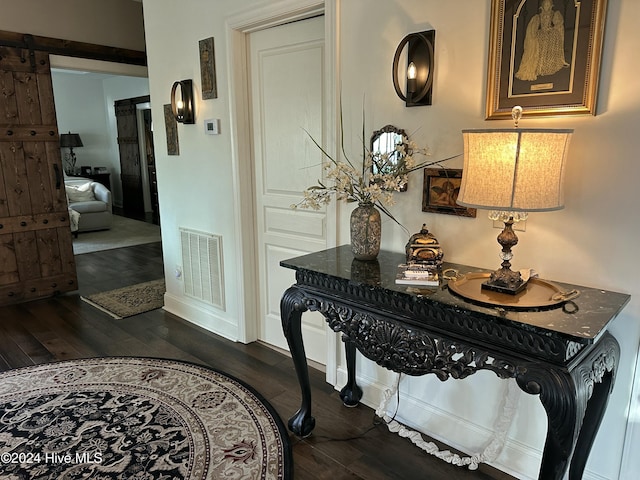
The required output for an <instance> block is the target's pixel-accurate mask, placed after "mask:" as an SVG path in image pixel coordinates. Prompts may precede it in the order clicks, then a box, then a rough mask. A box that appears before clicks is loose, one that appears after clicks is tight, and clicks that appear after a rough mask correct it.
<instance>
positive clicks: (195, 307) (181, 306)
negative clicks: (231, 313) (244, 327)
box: [163, 293, 239, 342]
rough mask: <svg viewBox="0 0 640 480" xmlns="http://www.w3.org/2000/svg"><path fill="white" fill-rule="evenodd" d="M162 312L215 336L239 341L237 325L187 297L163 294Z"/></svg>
mask: <svg viewBox="0 0 640 480" xmlns="http://www.w3.org/2000/svg"><path fill="white" fill-rule="evenodd" d="M163 308H164V310H166V311H167V312H169V313H172V314H174V315H177V316H179V317H180V318H182V319H184V320H186V321H188V322H191V323H193V324H194V325H197V326H198V327H201V328H204V329H205V330H208V331H210V332H212V333H215V334H216V335H220V336H221V337H224V338H226V339H227V340H231V341H234V342H237V341H238V339H239V329H238V324H237V323H233V322H230V321H229V319H228V318H223V317H221V316H219V315H218V312H216V310H215V308H213V307H210V306H209V305H206V304H205V303H203V302H199V301H198V300H194V299H191V298H188V297H178V296H175V295H172V294H170V293H165V294H164V307H163Z"/></svg>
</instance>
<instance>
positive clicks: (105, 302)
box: [81, 279, 166, 319]
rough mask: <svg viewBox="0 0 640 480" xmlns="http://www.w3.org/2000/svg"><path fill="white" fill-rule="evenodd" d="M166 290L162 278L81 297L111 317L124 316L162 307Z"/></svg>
mask: <svg viewBox="0 0 640 480" xmlns="http://www.w3.org/2000/svg"><path fill="white" fill-rule="evenodd" d="M165 291H166V288H165V284H164V279H161V280H152V281H151V282H145V283H138V284H136V285H131V286H130V287H123V288H118V289H116V290H109V291H108V292H102V293H96V294H94V295H89V296H88V297H81V298H82V300H84V301H85V302H87V303H89V304H91V305H93V306H94V307H96V308H99V309H100V310H102V311H103V312H106V313H108V314H109V315H111V316H112V317H113V318H118V319H119V318H126V317H131V316H133V315H138V314H139V313H144V312H148V311H150V310H155V309H156V308H162V306H163V305H164V293H165Z"/></svg>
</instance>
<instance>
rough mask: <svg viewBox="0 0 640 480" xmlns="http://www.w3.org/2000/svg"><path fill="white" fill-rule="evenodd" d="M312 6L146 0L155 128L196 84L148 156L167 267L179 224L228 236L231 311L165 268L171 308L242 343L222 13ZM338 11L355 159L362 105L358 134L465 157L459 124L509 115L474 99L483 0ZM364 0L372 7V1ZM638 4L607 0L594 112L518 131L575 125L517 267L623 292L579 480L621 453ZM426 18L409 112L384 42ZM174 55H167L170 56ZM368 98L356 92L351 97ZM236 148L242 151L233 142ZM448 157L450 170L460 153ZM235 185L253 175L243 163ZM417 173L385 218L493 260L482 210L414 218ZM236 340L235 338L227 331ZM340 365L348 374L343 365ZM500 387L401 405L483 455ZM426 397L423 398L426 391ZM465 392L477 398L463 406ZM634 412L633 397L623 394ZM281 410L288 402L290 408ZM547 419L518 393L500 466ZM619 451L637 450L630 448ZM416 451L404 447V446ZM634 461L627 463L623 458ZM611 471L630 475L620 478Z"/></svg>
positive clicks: (608, 467) (603, 470)
mask: <svg viewBox="0 0 640 480" xmlns="http://www.w3.org/2000/svg"><path fill="white" fill-rule="evenodd" d="M305 3H308V2H305V1H303V0H300V1H295V0H288V1H284V2H275V1H267V2H259V3H258V2H253V1H252V0H221V1H217V2H210V1H205V0H193V1H191V2H189V3H184V2H182V3H180V4H178V3H176V2H174V1H173V0H147V1H145V2H144V13H145V28H146V36H147V52H148V58H149V78H150V88H151V98H152V103H153V111H154V122H155V124H156V126H159V125H164V124H163V118H162V110H161V108H160V107H161V105H162V104H165V103H168V101H169V91H170V88H171V84H172V83H173V82H174V81H175V80H178V79H183V78H192V79H193V80H194V84H195V89H196V97H197V99H198V102H197V125H195V126H188V125H179V126H178V133H179V142H180V153H181V154H180V156H168V155H166V140H165V136H164V132H163V130H162V129H161V128H159V127H158V128H156V130H155V132H154V139H155V145H156V153H157V158H158V178H159V188H160V203H161V218H162V222H163V225H162V227H163V229H162V231H163V245H164V253H165V270H166V271H167V272H173V270H174V267H175V266H176V265H179V264H180V262H181V260H180V250H179V242H178V233H177V231H178V227H180V226H186V227H190V228H195V229H198V230H204V231H208V232H213V233H217V234H221V235H222V236H223V242H224V262H225V272H226V273H227V275H226V284H225V288H226V292H227V308H226V311H217V310H215V309H210V308H207V307H204V306H203V305H201V304H198V302H196V301H193V300H190V299H188V298H186V297H185V296H184V295H183V294H182V286H181V284H180V283H179V281H177V280H176V279H174V278H173V276H172V275H169V278H167V288H168V304H170V305H171V308H172V309H174V310H175V311H179V312H180V313H181V314H182V315H184V316H185V317H186V318H188V319H189V320H191V321H193V322H195V323H198V324H200V325H203V326H205V327H207V328H210V329H211V330H214V331H217V332H219V333H222V334H224V335H227V336H228V337H230V338H240V325H241V324H242V323H243V322H244V321H245V320H246V319H245V318H243V316H242V315H243V306H242V299H243V298H244V297H245V296H246V295H255V292H253V291H246V289H243V286H242V285H243V283H242V279H241V278H240V274H241V270H240V269H239V266H238V265H237V259H238V258H241V257H242V251H241V250H240V248H241V246H240V239H239V238H238V234H239V233H241V231H240V228H239V225H240V223H239V222H240V215H239V212H240V208H241V205H239V204H238V201H237V199H238V197H237V195H236V194H235V192H234V183H233V182H234V165H233V163H234V162H235V161H236V160H237V158H238V157H237V155H238V154H242V152H240V153H239V152H238V151H237V150H235V147H236V145H234V143H233V138H234V136H233V134H234V132H233V131H232V130H231V127H232V126H233V125H236V124H237V122H241V121H242V118H241V117H242V115H240V119H238V116H237V115H236V110H235V107H236V106H235V104H234V103H233V98H234V97H233V96H232V93H233V89H234V88H241V86H240V85H229V82H228V79H229V76H230V68H231V66H232V65H231V63H233V64H234V65H235V63H236V62H241V61H242V59H241V57H240V56H237V55H232V56H228V55H227V52H229V51H230V50H229V49H230V45H229V44H228V40H229V39H230V38H232V36H233V35H231V34H229V32H228V30H227V29H226V28H225V19H228V18H230V17H236V16H237V15H238V14H239V12H248V11H256V10H257V9H259V8H266V7H272V8H275V7H276V6H283V8H285V9H286V8H289V7H292V6H296V5H302V4H305ZM340 3H341V6H340V8H339V17H340V19H341V28H340V32H339V33H340V36H339V54H340V57H341V64H340V66H341V70H342V72H343V74H342V76H341V78H340V84H341V86H342V101H343V109H344V116H345V134H346V136H347V138H348V139H353V144H352V145H348V146H347V148H352V149H353V150H352V151H353V152H354V154H355V152H357V151H359V150H358V148H357V145H358V142H360V138H359V134H358V132H359V131H360V129H361V125H360V121H361V120H360V119H361V112H362V108H363V103H364V108H365V110H366V113H367V115H366V117H367V130H368V131H372V130H374V129H376V128H379V127H381V126H383V125H385V124H387V123H391V124H394V125H396V126H398V127H401V128H404V129H405V130H406V131H408V132H412V133H413V138H414V139H415V140H416V141H418V142H419V143H422V144H428V145H429V146H430V147H431V149H432V152H433V158H438V157H443V156H447V155H450V154H452V153H457V152H461V150H462V142H461V135H460V130H461V129H463V128H473V127H482V126H485V127H486V126H491V127H499V126H510V122H504V121H494V122H485V121H484V120H483V118H484V102H485V91H486V80H485V79H486V69H487V55H488V43H489V22H490V18H489V17H490V14H489V12H490V1H489V0H485V1H479V0H449V1H447V2H442V1H438V0H384V1H376V2H373V1H372V0H343V1H342V2H340ZM374 3H375V6H374V5H372V4H374ZM637 18H640V5H639V4H638V2H636V1H635V0H621V1H619V2H610V5H609V9H608V15H607V25H606V33H605V45H604V55H603V61H602V75H601V79H600V91H599V104H598V105H599V106H598V115H597V116H595V117H592V116H586V117H563V118H542V119H531V120H529V119H527V120H525V122H524V125H525V126H529V127H541V126H545V127H554V128H565V127H566V128H574V129H575V135H574V141H573V143H572V147H571V156H570V159H569V165H568V171H567V176H568V184H567V192H566V196H567V202H566V208H565V209H564V210H562V211H559V212H553V213H546V214H533V215H531V217H530V220H529V221H528V222H527V231H526V232H524V233H522V234H520V244H519V245H518V246H517V247H516V250H515V254H516V257H515V259H514V266H515V267H516V268H522V267H524V266H534V267H535V268H536V269H537V270H538V271H539V272H540V274H541V275H542V276H543V277H545V278H551V279H555V280H559V281H566V282H572V283H577V284H584V285H589V286H596V287H600V288H605V289H611V290H617V291H622V292H625V293H630V294H631V295H632V296H633V300H632V302H631V304H630V305H628V306H627V308H626V309H625V311H624V312H623V314H622V315H620V316H619V318H618V319H616V320H615V321H614V322H613V324H612V326H611V331H612V332H613V333H614V335H616V337H617V338H618V340H619V341H620V343H621V347H622V359H621V362H620V369H619V372H618V377H617V383H616V387H615V390H614V393H613V395H612V397H611V401H610V406H609V409H608V411H607V414H606V416H605V418H604V422H603V424H602V427H601V430H600V433H599V435H598V438H597V439H596V444H595V446H594V448H593V451H592V453H591V457H590V460H589V463H588V464H587V474H586V475H585V478H599V479H615V478H618V469H619V466H620V462H621V455H622V451H623V442H624V439H625V429H626V426H627V417H628V407H629V399H630V396H631V387H632V384H633V377H634V365H635V358H636V351H637V346H638V339H639V337H640V321H639V320H640V318H639V317H640V309H639V305H640V303H639V302H638V297H639V294H640V288H639V287H638V282H636V281H635V269H636V268H635V267H637V261H635V258H636V257H635V253H636V249H635V243H636V239H637V238H638V236H639V234H640V224H639V222H638V215H637V213H636V205H637V203H638V202H637V201H638V194H637V191H638V190H637V187H636V183H637V179H638V178H640V177H639V173H640V171H639V170H640V167H639V162H637V160H636V158H635V157H636V153H637V151H639V150H640V137H638V135H634V132H635V130H637V125H638V122H639V121H640V91H639V90H638V89H637V78H638V75H640V66H639V65H638V63H637V62H634V61H633V58H634V57H633V56H634V55H635V52H636V51H637V48H638V43H639V39H640V34H638V33H637V27H636V23H637V22H636V20H637ZM176 25H189V28H188V29H184V30H183V31H182V32H181V33H180V35H167V32H168V31H171V30H173V29H174V28H175V26H176ZM429 27H433V28H435V29H436V31H437V35H436V60H437V67H436V68H437V73H436V80H435V86H434V104H433V105H432V106H430V107H421V108H405V107H404V105H403V103H402V102H401V101H400V100H399V99H398V98H397V97H396V95H395V93H394V91H393V86H392V84H391V78H390V76H391V74H390V71H391V60H392V57H393V53H394V50H395V47H396V45H397V44H398V42H399V41H400V40H401V39H402V37H403V36H404V35H406V33H409V32H412V31H420V30H425V29H427V28H429ZM209 36H214V37H215V45H216V67H217V81H218V91H219V93H220V94H219V98H218V99H215V100H208V101H202V100H201V97H200V90H199V85H200V71H199V63H198V40H200V39H202V38H206V37H209ZM167 59H171V61H167ZM363 98H364V100H363ZM205 118H220V119H221V125H222V134H221V135H219V136H207V135H205V134H204V130H203V128H202V121H203V120H204V119H205ZM242 147H243V146H242V145H240V146H238V148H239V149H241V148H242ZM451 166H454V167H455V166H460V165H459V164H457V163H456V162H454V163H452V164H451ZM244 173H246V178H244V179H243V181H246V182H250V181H251V178H250V172H244ZM420 185H421V178H420V175H419V174H415V175H414V176H413V177H412V178H411V186H410V189H409V191H408V192H407V193H405V194H403V195H399V196H397V200H398V202H397V205H396V206H395V207H394V208H393V212H394V214H396V215H397V217H398V218H399V219H400V220H401V221H402V222H403V223H404V224H405V225H407V226H408V227H409V229H410V230H411V231H417V230H418V229H419V227H420V225H421V224H422V223H423V222H425V223H427V225H428V226H429V228H430V230H431V231H432V232H434V233H435V234H436V236H437V237H438V238H439V240H440V242H441V243H442V244H443V246H444V249H445V252H446V259H447V260H450V261H454V262H459V263H466V264H472V265H477V266H481V267H486V268H495V267H496V266H497V265H496V264H497V263H498V262H499V260H498V258H497V244H496V242H495V237H496V235H497V233H498V231H497V230H493V229H492V228H491V226H492V225H491V222H490V221H489V220H488V219H487V218H486V217H485V216H484V215H483V214H482V212H480V213H479V215H478V218H476V219H467V218H457V217H452V216H447V215H437V214H426V213H422V212H421V209H420V205H421V192H420ZM338 210H339V225H338V227H339V228H338V234H337V235H338V237H337V241H338V243H346V242H348V233H347V232H348V229H347V225H348V214H349V212H350V208H348V207H345V206H344V205H340V206H339V207H338ZM383 230H384V231H383V247H384V248H387V249H391V250H396V251H402V249H403V247H404V244H405V243H406V240H407V238H406V234H405V233H404V232H403V231H402V230H401V229H399V228H397V227H395V226H394V225H393V223H391V222H390V221H388V222H386V223H385V224H384V226H383ZM234 336H235V337H234ZM359 363H360V367H361V370H360V373H361V382H362V383H363V384H364V385H365V386H366V387H367V388H366V392H367V393H366V395H367V397H366V399H367V401H369V402H370V403H375V402H377V399H376V398H375V397H376V394H378V393H379V389H380V388H381V387H382V386H383V385H384V384H388V383H389V382H390V376H389V375H387V374H386V373H385V372H382V371H381V370H380V369H378V368H375V367H374V366H372V365H371V364H370V362H368V361H360V362H359ZM338 373H339V374H343V373H344V367H343V365H340V368H339V372H338ZM502 387H503V384H502V383H500V382H499V381H498V380H497V379H496V378H494V377H493V376H492V375H489V374H478V375H476V376H474V377H472V378H470V379H468V380H465V381H462V382H447V383H445V384H441V383H440V382H439V381H437V380H434V379H433V378H429V377H422V378H419V379H411V381H407V382H406V383H405V385H404V387H403V391H404V397H403V405H402V406H401V410H400V415H401V416H402V417H404V418H405V419H407V420H408V419H411V420H412V422H413V423H415V424H419V425H421V426H422V428H423V429H424V430H425V431H428V432H430V433H431V434H433V435H435V436H440V437H444V438H446V439H447V440H448V441H450V442H452V443H453V444H455V445H456V446H461V447H463V448H465V449H466V450H470V451H474V450H481V449H482V447H483V442H484V441H485V439H486V435H488V434H489V430H490V428H491V427H492V425H493V421H494V418H495V415H496V409H497V406H498V404H499V400H500V396H501V395H502V394H503V393H502V391H501V389H502ZM425 398H428V399H429V403H424V402H423V401H422V399H425ZM470 398H474V399H477V401H473V402H470V401H469V399H470ZM634 408H635V409H637V408H638V402H637V400H636V399H634ZM292 413H293V412H292ZM545 430H546V418H545V414H544V411H543V409H542V407H541V406H540V405H539V403H538V401H537V399H536V398H534V397H529V396H524V395H523V396H522V398H521V400H520V405H519V414H518V417H517V419H516V421H515V424H514V425H513V427H512V429H511V431H510V434H509V445H508V448H507V450H506V452H505V453H504V454H503V455H502V456H501V457H499V458H498V461H497V465H498V466H499V467H500V468H503V469H505V470H507V471H509V472H511V473H514V474H515V475H516V476H518V477H520V478H535V477H537V469H538V463H537V462H539V455H540V452H541V448H542V443H543V441H544V435H545ZM635 438H636V442H637V436H636V437H635ZM627 447H628V449H629V451H633V450H634V449H635V450H637V447H638V445H635V444H633V445H628V446H627ZM407 448H412V447H407ZM628 468H631V467H628ZM620 478H630V477H629V476H625V474H624V473H623V474H622V475H621V476H620Z"/></svg>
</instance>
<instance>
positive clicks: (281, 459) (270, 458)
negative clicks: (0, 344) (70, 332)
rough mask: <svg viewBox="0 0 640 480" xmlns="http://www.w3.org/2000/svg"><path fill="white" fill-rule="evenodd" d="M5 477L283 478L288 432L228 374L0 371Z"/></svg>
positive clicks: (98, 366)
mask: <svg viewBox="0 0 640 480" xmlns="http://www.w3.org/2000/svg"><path fill="white" fill-rule="evenodd" d="M0 412H2V417H1V418H0V478H3V479H30V480H45V479H46V480H58V479H61V478H64V479H79V478H92V479H100V480H109V479H114V478H115V479H134V478H135V479H140V480H155V479H157V480H160V479H162V480H174V479H190V480H191V479H194V480H195V479H198V480H199V479H211V480H217V479H223V478H224V479H242V480H245V479H264V480H270V479H274V480H275V479H278V480H287V479H290V478H291V476H292V471H293V469H292V462H291V458H292V457H291V446H290V444H289V438H288V436H287V433H286V429H285V427H284V425H283V423H282V421H281V419H280V418H279V417H278V415H277V414H276V413H275V410H274V409H273V407H271V406H270V405H269V404H268V403H267V402H266V401H265V400H264V399H263V398H262V397H261V396H260V395H259V394H258V393H256V392H255V391H254V390H253V389H252V388H251V387H249V386H247V385H245V384H243V383H242V382H240V381H238V380H237V379H234V378H232V377H229V376H228V375H225V374H223V373H220V372H217V371H214V370H211V369H208V368H204V367H200V366H197V365H193V364H189V363H183V362H176V361H171V360H161V359H146V358H129V357H118V358H96V359H84V360H72V361H65V362H59V363H50V364H44V365H36V366H31V367H25V368H20V369H16V370H9V371H7V372H3V373H0Z"/></svg>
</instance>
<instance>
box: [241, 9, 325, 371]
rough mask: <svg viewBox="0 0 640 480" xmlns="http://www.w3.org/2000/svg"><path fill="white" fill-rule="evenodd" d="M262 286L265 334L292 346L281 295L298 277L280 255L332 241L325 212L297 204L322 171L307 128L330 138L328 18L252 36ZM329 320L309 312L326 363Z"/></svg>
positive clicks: (309, 340)
mask: <svg viewBox="0 0 640 480" xmlns="http://www.w3.org/2000/svg"><path fill="white" fill-rule="evenodd" d="M249 59H250V60H249V61H250V71H251V76H250V78H251V94H252V96H251V105H252V126H253V155H254V168H255V171H254V178H255V190H256V194H255V201H256V232H257V237H258V238H257V248H258V276H259V278H258V281H259V285H260V292H259V293H260V295H259V314H260V329H259V334H258V337H259V339H260V340H262V341H264V342H266V343H268V344H271V345H274V346H277V347H279V348H283V349H288V347H287V343H286V340H285V338H284V335H283V333H282V326H281V322H280V298H281V296H282V293H283V292H284V291H285V290H286V289H287V288H288V287H290V286H291V285H292V284H293V283H295V275H294V272H293V271H292V270H289V269H285V268H282V267H280V265H279V263H280V261H281V260H285V259H287V258H291V257H295V256H298V255H303V254H306V253H310V252H314V251H318V250H323V249H325V248H326V213H325V212H324V211H310V210H302V211H299V210H293V209H292V208H291V205H292V204H295V203H298V202H299V201H300V199H301V198H302V192H303V191H304V189H305V188H307V187H308V186H310V185H312V184H314V183H315V182H317V180H318V179H319V178H322V168H321V163H322V156H321V153H320V151H319V150H318V148H317V147H316V146H315V145H313V143H312V142H311V140H310V139H309V138H308V136H307V134H306V133H305V130H306V131H307V132H309V134H311V135H312V136H313V137H314V138H315V139H316V140H317V141H318V142H319V143H323V142H324V135H323V125H324V121H323V118H324V84H323V79H324V73H323V71H324V17H316V18H312V19H308V20H303V21H299V22H294V23H290V24H287V25H282V26H278V27H274V28H270V29H267V30H262V31H258V32H254V33H251V34H250V36H249ZM326 331H327V327H326V323H325V321H324V318H323V317H322V316H321V315H320V314H317V313H313V314H312V313H306V314H305V315H303V336H304V339H305V349H306V353H307V357H308V358H310V359H312V360H314V361H316V362H319V363H321V364H323V365H324V364H326Z"/></svg>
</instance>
